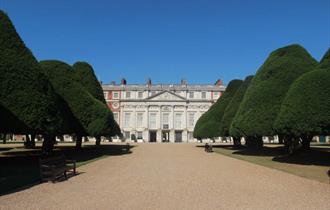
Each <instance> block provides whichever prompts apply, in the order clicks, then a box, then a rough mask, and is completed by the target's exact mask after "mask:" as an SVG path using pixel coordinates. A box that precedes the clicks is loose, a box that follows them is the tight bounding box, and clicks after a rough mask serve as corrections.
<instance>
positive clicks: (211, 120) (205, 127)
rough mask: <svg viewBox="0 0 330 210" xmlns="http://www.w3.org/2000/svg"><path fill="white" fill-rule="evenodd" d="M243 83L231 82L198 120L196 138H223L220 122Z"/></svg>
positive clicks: (239, 81)
mask: <svg viewBox="0 0 330 210" xmlns="http://www.w3.org/2000/svg"><path fill="white" fill-rule="evenodd" d="M242 83H243V81H242V80H236V79H235V80H232V81H230V82H229V84H228V87H227V88H226V90H225V92H224V93H223V95H222V96H221V97H220V98H219V99H218V100H217V102H216V103H215V104H213V105H212V106H211V108H210V109H209V110H208V111H207V112H205V113H204V114H203V115H202V116H201V117H200V118H199V119H198V121H197V123H196V125H195V128H194V137H195V138H212V137H219V136H221V133H220V122H221V119H222V116H223V114H224V112H225V109H226V107H227V105H228V103H229V102H230V100H231V99H232V97H233V96H234V94H235V92H236V91H237V89H238V88H239V86H240V85H241V84H242Z"/></svg>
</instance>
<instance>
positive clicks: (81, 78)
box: [72, 62, 106, 104]
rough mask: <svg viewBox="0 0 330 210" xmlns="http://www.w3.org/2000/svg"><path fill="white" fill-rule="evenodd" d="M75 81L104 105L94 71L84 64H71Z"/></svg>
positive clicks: (101, 91) (100, 88)
mask: <svg viewBox="0 0 330 210" xmlns="http://www.w3.org/2000/svg"><path fill="white" fill-rule="evenodd" d="M72 67H73V70H74V72H75V78H76V80H77V81H78V82H79V83H80V84H81V85H82V86H84V87H85V89H86V90H87V91H88V92H89V93H90V94H91V95H92V96H93V97H94V98H96V99H98V100H99V101H101V102H103V103H104V104H106V102H105V99H104V95H103V90H102V87H101V85H100V82H99V81H98V80H97V78H96V76H95V74H94V69H93V67H92V66H91V65H89V64H88V63H86V62H76V63H75V64H73V66H72Z"/></svg>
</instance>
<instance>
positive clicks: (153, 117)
mask: <svg viewBox="0 0 330 210" xmlns="http://www.w3.org/2000/svg"><path fill="white" fill-rule="evenodd" d="M149 127H150V128H156V113H150V117H149Z"/></svg>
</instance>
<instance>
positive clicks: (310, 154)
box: [197, 144, 330, 173]
mask: <svg viewBox="0 0 330 210" xmlns="http://www.w3.org/2000/svg"><path fill="white" fill-rule="evenodd" d="M320 145H322V147H319V146H320ZM314 146H315V147H313V146H312V147H311V150H310V151H298V152H297V153H295V154H293V155H288V154H287V153H286V151H285V149H284V146H280V145H279V146H271V147H267V146H265V147H263V148H262V149H251V148H247V147H245V146H241V148H239V149H238V148H235V147H234V146H233V145H213V148H222V149H226V150H230V151H232V153H231V154H233V155H241V156H255V157H261V156H263V157H270V158H272V161H275V162H281V163H289V164H299V165H316V166H330V148H329V147H325V146H324V145H323V144H317V145H314ZM323 146H324V147H323ZM197 147H204V146H201V145H198V146H197ZM329 173H330V172H329Z"/></svg>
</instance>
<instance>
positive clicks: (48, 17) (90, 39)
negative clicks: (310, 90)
mask: <svg viewBox="0 0 330 210" xmlns="http://www.w3.org/2000/svg"><path fill="white" fill-rule="evenodd" d="M0 8H1V9H2V10H4V11H5V12H6V13H7V14H8V15H9V17H10V18H11V20H12V21H13V23H14V25H15V27H16V30H17V31H18V33H19V34H20V36H21V38H22V39H23V41H24V42H25V44H26V45H27V47H28V48H30V49H31V50H32V52H33V54H34V55H35V57H36V58H37V59H38V60H47V59H56V60H61V61H64V62H67V63H69V64H73V63H75V62H76V61H86V62H88V63H90V64H91V65H92V66H93V68H94V71H95V73H96V75H97V77H98V78H99V80H102V81H103V83H109V82H111V81H116V82H117V83H118V82H120V80H121V78H126V80H127V82H128V83H129V84H138V83H145V82H146V80H147V78H151V80H152V82H153V83H170V84H171V83H180V80H181V79H182V78H184V79H186V80H187V82H188V83H194V84H213V83H214V82H215V81H216V80H217V79H222V80H223V81H224V82H225V83H226V84H227V83H228V82H229V81H230V80H232V79H244V78H245V77H246V76H248V75H251V74H255V72H256V71H257V70H258V68H259V67H260V66H261V65H262V63H263V62H264V61H265V59H266V58H267V57H268V55H269V54H270V53H271V51H273V50H275V49H277V48H280V47H283V46H286V45H289V44H300V45H302V46H304V47H305V48H306V49H307V50H308V51H309V52H310V53H311V55H312V56H313V57H314V58H315V59H317V60H320V59H321V58H322V56H323V54H324V53H325V51H326V50H327V49H328V48H329V47H330V0H269V1H267V0H217V1H214V0H53V1H51V0H29V1H22V0H0Z"/></svg>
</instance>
